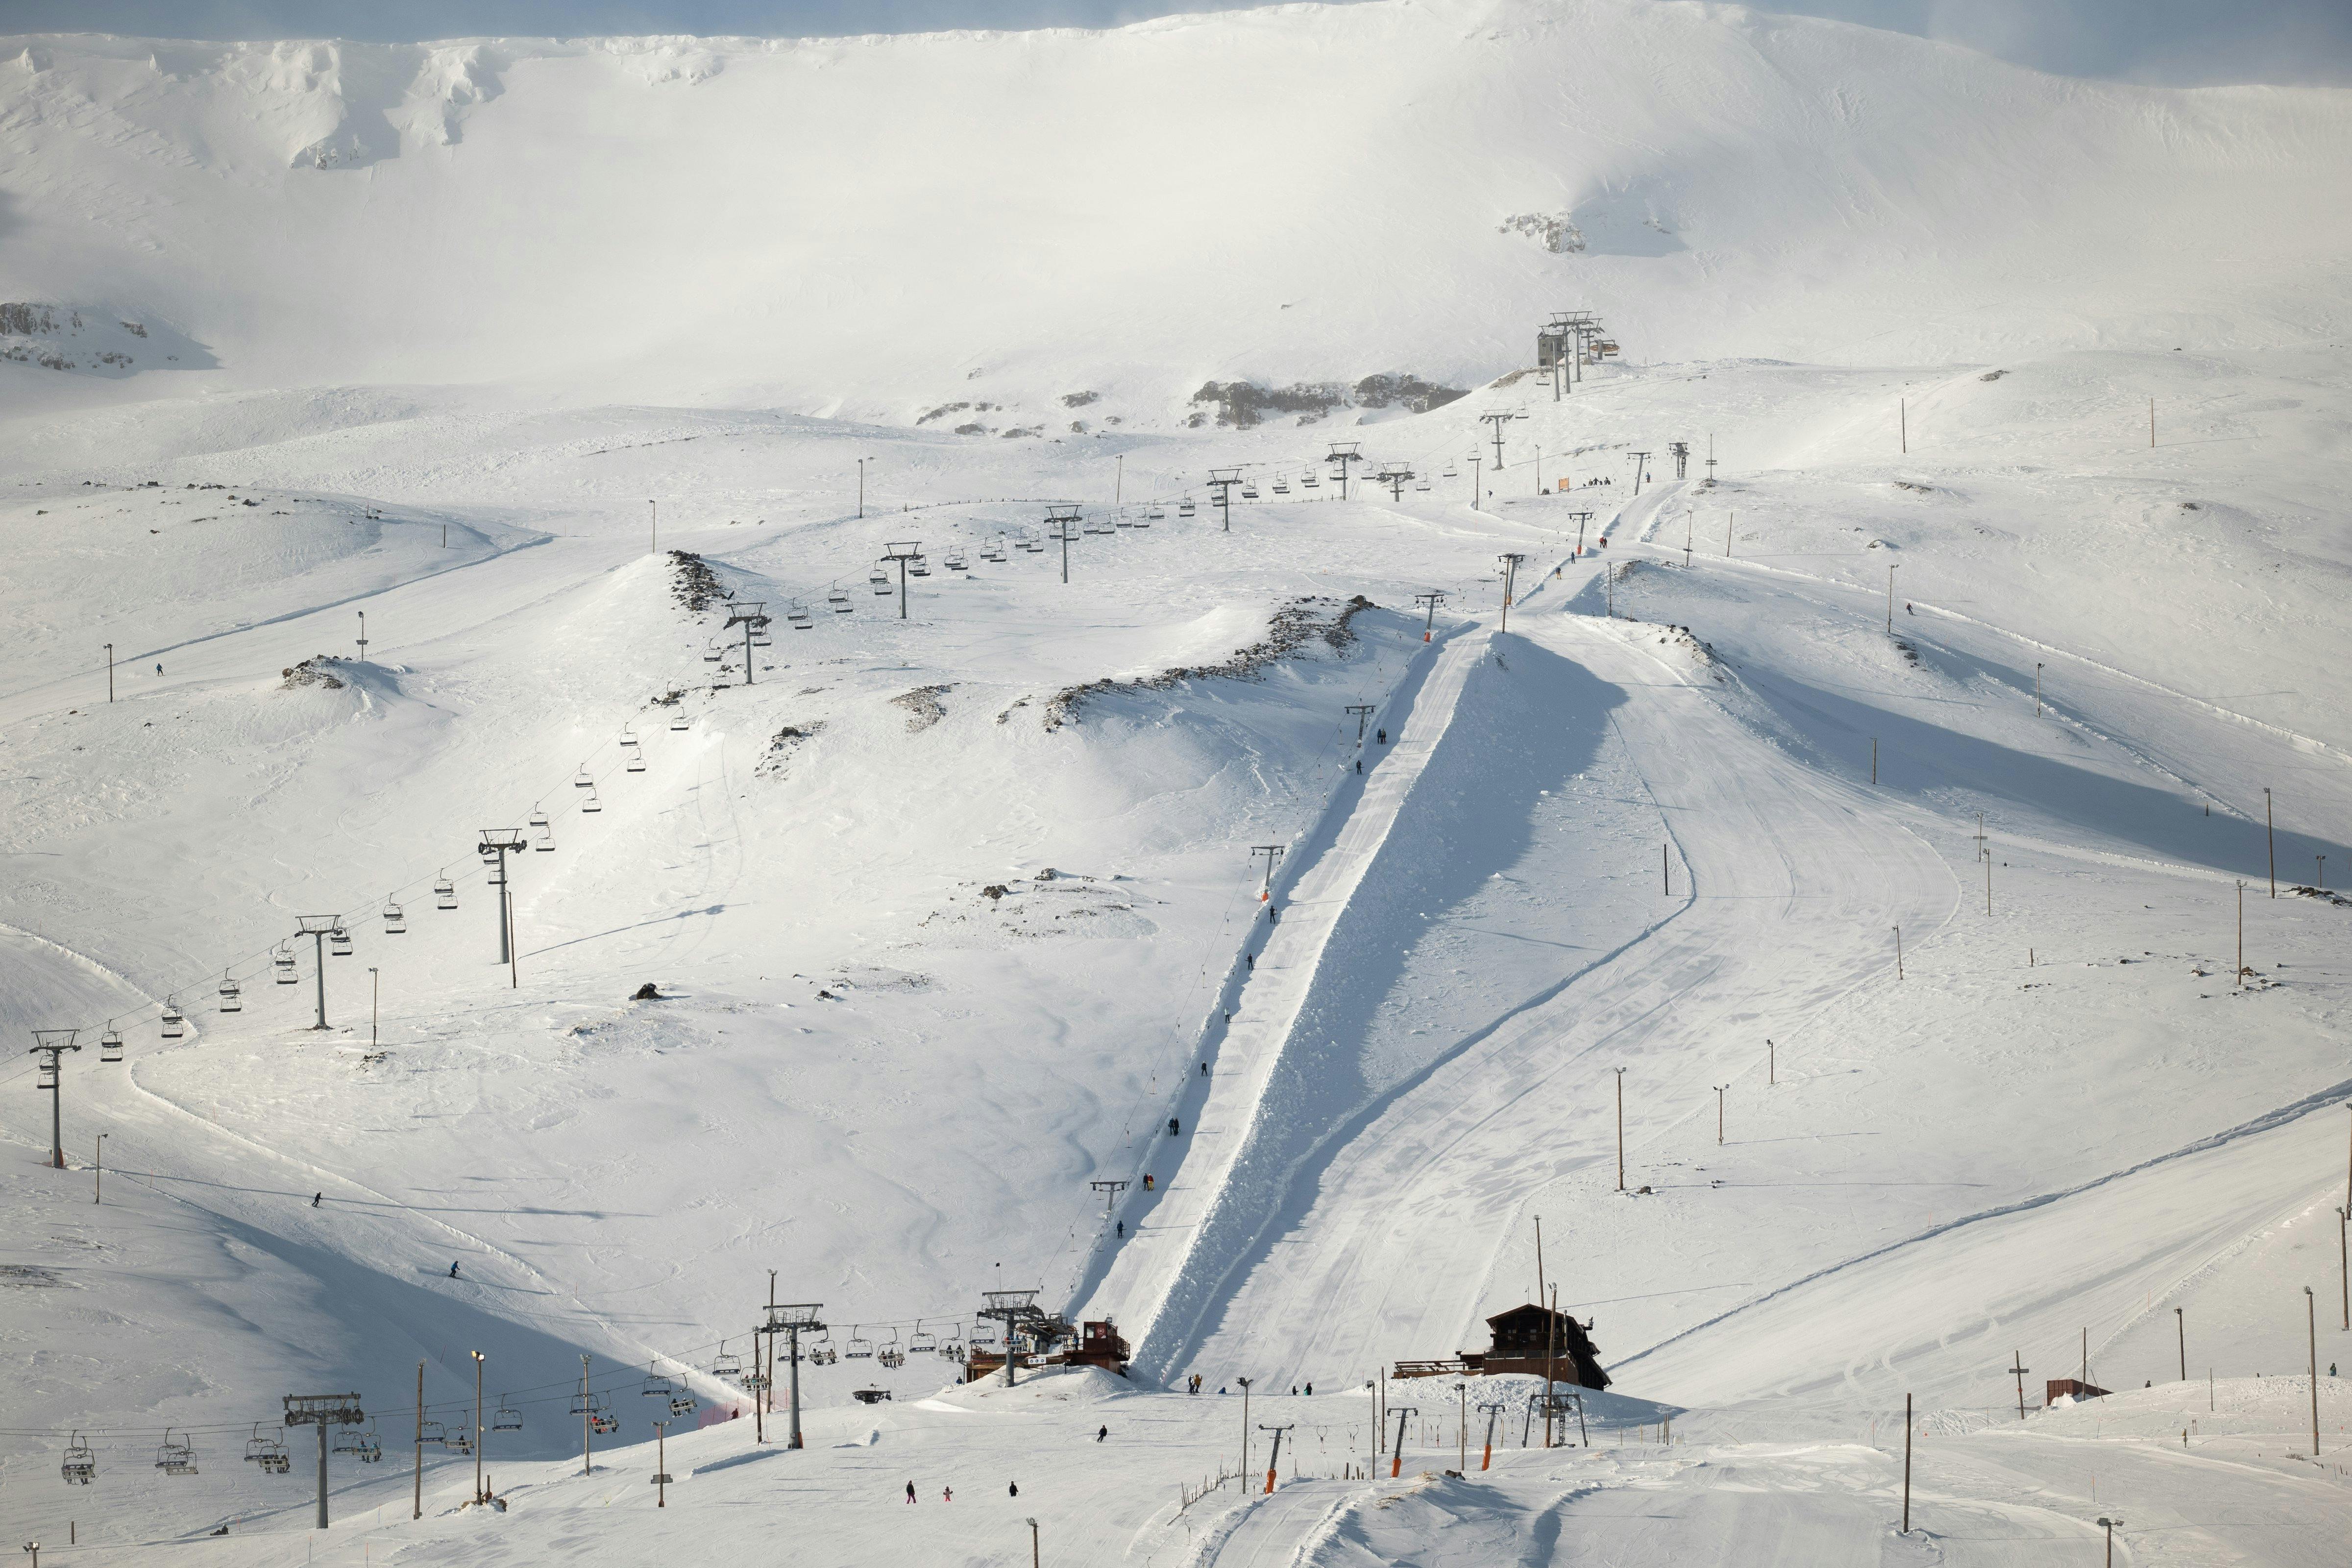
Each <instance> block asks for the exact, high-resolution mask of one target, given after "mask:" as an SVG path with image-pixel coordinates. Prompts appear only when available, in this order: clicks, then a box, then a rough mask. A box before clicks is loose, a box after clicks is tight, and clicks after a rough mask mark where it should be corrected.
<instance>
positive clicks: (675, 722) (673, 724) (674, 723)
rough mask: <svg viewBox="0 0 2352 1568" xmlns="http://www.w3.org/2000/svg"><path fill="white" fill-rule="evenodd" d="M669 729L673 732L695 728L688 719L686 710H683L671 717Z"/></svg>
mask: <svg viewBox="0 0 2352 1568" xmlns="http://www.w3.org/2000/svg"><path fill="white" fill-rule="evenodd" d="M669 727H670V729H671V730H672V731H683V730H689V729H692V728H693V724H692V723H691V722H690V721H688V719H687V716H686V710H685V709H683V708H681V709H679V710H677V712H675V713H673V714H671V715H670V716H669Z"/></svg>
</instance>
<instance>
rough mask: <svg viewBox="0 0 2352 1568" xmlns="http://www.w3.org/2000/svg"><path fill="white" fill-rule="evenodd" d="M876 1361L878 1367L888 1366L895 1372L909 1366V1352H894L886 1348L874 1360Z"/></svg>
mask: <svg viewBox="0 0 2352 1568" xmlns="http://www.w3.org/2000/svg"><path fill="white" fill-rule="evenodd" d="M874 1361H875V1363H876V1364H877V1365H878V1366H887V1367H888V1368H890V1369H891V1370H892V1371H893V1372H895V1371H897V1370H898V1368H900V1367H902V1366H904V1365H906V1364H907V1352H904V1351H894V1350H891V1349H889V1348H887V1346H886V1347H885V1348H884V1349H883V1351H882V1352H881V1353H880V1354H879V1355H877V1356H876V1357H875V1358H874Z"/></svg>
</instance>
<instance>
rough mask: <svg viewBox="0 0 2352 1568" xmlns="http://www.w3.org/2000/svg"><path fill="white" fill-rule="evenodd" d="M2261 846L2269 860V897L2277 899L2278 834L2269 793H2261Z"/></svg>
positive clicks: (2265, 790)
mask: <svg viewBox="0 0 2352 1568" xmlns="http://www.w3.org/2000/svg"><path fill="white" fill-rule="evenodd" d="M2263 847H2264V848H2265V849H2266V850H2267V851H2268V853H2269V855H2270V860H2271V897H2272V898H2273V899H2275V898H2277V897H2278V833H2277V830H2276V829H2275V828H2274V827H2273V826H2272V823H2271V792H2270V791H2269V789H2267V788H2265V789H2264V790H2263Z"/></svg>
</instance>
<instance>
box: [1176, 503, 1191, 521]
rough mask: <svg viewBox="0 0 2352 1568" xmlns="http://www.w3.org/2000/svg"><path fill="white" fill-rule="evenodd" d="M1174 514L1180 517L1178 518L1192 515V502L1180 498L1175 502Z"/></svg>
mask: <svg viewBox="0 0 2352 1568" xmlns="http://www.w3.org/2000/svg"><path fill="white" fill-rule="evenodd" d="M1176 515H1177V516H1178V517H1180V518H1185V517H1190V516H1192V502H1191V501H1188V500H1180V501H1178V502H1177V503H1176Z"/></svg>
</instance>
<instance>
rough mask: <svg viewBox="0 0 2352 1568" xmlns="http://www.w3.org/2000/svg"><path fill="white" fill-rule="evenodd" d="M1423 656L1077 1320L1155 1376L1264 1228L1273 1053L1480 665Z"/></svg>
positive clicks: (1220, 1030) (1287, 900)
mask: <svg viewBox="0 0 2352 1568" xmlns="http://www.w3.org/2000/svg"><path fill="white" fill-rule="evenodd" d="M1433 651H1434V654H1435V658H1434V662H1433V663H1431V662H1430V661H1428V660H1424V661H1423V663H1422V665H1421V666H1420V668H1419V669H1418V670H1417V671H1416V672H1415V675H1414V677H1413V678H1411V679H1408V681H1407V682H1406V683H1405V684H1404V685H1403V686H1402V688H1401V689H1400V690H1399V692H1398V700H1397V701H1396V702H1395V703H1393V704H1392V705H1391V707H1390V708H1389V709H1388V710H1386V711H1385V712H1383V713H1382V714H1381V716H1380V719H1379V724H1380V728H1381V732H1383V733H1386V734H1387V736H1388V742H1387V743H1386V744H1382V743H1381V742H1380V740H1379V739H1378V735H1377V734H1375V735H1374V736H1371V737H1368V740H1369V742H1370V743H1369V744H1368V745H1367V747H1366V752H1367V760H1368V761H1370V763H1371V764H1372V765H1371V766H1370V768H1369V769H1368V770H1367V772H1366V773H1365V775H1364V779H1363V783H1362V784H1361V785H1360V787H1358V788H1355V789H1351V790H1346V791H1343V793H1342V795H1341V796H1340V798H1339V801H1338V802H1337V803H1335V808H1334V814H1333V815H1334V816H1335V817H1336V818H1337V821H1338V826H1337V831H1336V832H1334V831H1331V830H1330V825H1329V824H1328V822H1327V824H1326V826H1325V830H1324V832H1323V833H1322V834H1320V835H1318V837H1320V838H1321V839H1322V840H1323V842H1324V845H1325V847H1324V848H1323V849H1322V850H1321V852H1320V853H1319V854H1316V855H1314V856H1313V858H1312V859H1311V860H1310V861H1309V862H1308V864H1307V866H1306V868H1304V869H1303V870H1302V871H1299V872H1297V874H1295V875H1293V876H1290V877H1286V878H1285V879H1283V883H1282V889H1283V890H1282V893H1281V896H1280V899H1279V900H1278V902H1276V905H1275V906H1274V907H1275V908H1276V909H1278V910H1281V912H1282V913H1283V914H1284V915H1285V916H1286V917H1287V918H1285V919H1282V920H1280V921H1278V922H1276V923H1270V924H1269V923H1266V922H1265V921H1259V922H1258V923H1256V924H1255V925H1254V927H1253V929H1252V931H1251V934H1250V937H1249V945H1250V947H1251V949H1252V950H1253V952H1252V956H1251V959H1250V961H1249V962H1250V967H1248V968H1247V969H1246V970H1245V972H1244V973H1245V979H1244V984H1242V985H1241V986H1240V988H1239V994H1237V995H1235V996H1234V997H1233V998H1232V1000H1231V1001H1230V1003H1229V1004H1228V1005H1227V1011H1228V1012H1229V1013H1230V1016H1231V1021H1230V1023H1226V1022H1223V1021H1222V1020H1220V1021H1219V1023H1218V1024H1217V1025H1216V1026H1213V1028H1212V1030H1211V1031H1210V1042H1209V1045H1208V1046H1207V1047H1204V1054H1207V1053H1208V1052H1209V1051H1211V1050H1213V1064H1212V1072H1211V1076H1210V1078H1209V1079H1208V1083H1209V1089H1208V1093H1207V1095H1206V1097H1205V1100H1192V1101H1191V1102H1190V1107H1191V1109H1192V1129H1191V1131H1190V1133H1189V1135H1186V1134H1185V1133H1183V1132H1181V1131H1180V1133H1179V1135H1178V1142H1179V1146H1180V1147H1181V1150H1182V1158H1181V1163H1178V1164H1177V1165H1176V1166H1175V1168H1174V1169H1173V1170H1171V1171H1167V1172H1164V1173H1154V1174H1155V1177H1159V1178H1160V1179H1161V1180H1162V1181H1163V1182H1164V1184H1162V1185H1160V1190H1159V1191H1158V1192H1156V1193H1154V1194H1150V1197H1148V1198H1146V1199H1145V1200H1144V1201H1142V1202H1140V1203H1134V1204H1130V1205H1129V1208H1128V1211H1127V1212H1128V1213H1129V1216H1130V1218H1131V1221H1132V1228H1133V1230H1134V1233H1135V1235H1134V1239H1133V1240H1132V1242H1131V1243H1130V1244H1129V1245H1128V1246H1126V1247H1121V1248H1120V1249H1119V1251H1118V1255H1117V1256H1116V1258H1114V1259H1113V1260H1112V1263H1111V1265H1110V1268H1109V1270H1108V1277H1107V1278H1106V1279H1104V1280H1103V1281H1102V1283H1101V1284H1100V1285H1099V1286H1097V1289H1096V1290H1095V1292H1094V1295H1093V1300H1092V1301H1091V1303H1090V1304H1089V1305H1088V1306H1087V1309H1086V1310H1085V1314H1084V1315H1085V1316H1087V1317H1104V1316H1108V1317H1111V1318H1114V1319H1115V1320H1116V1321H1118V1322H1119V1323H1121V1324H1122V1325H1124V1326H1125V1327H1126V1329H1127V1331H1128V1333H1129V1337H1130V1340H1131V1342H1132V1343H1133V1344H1134V1346H1135V1351H1136V1361H1137V1363H1138V1365H1139V1366H1140V1367H1145V1368H1152V1369H1157V1370H1160V1371H1161V1372H1164V1371H1165V1370H1166V1368H1167V1367H1168V1366H1169V1365H1170V1364H1171V1362H1170V1358H1171V1356H1172V1355H1173V1354H1174V1353H1176V1350H1177V1347H1178V1346H1180V1345H1181V1343H1182V1342H1184V1339H1185V1337H1186V1336H1187V1335H1189V1334H1190V1332H1191V1331H1192V1324H1193V1323H1194V1322H1195V1321H1197V1319H1198V1317H1199V1314H1200V1313H1201V1312H1202V1310H1203V1309H1204V1307H1205V1306H1206V1305H1207V1304H1208V1302H1209V1301H1210V1300H1211V1299H1212V1293H1213V1291H1214V1290H1215V1289H1216V1288H1217V1286H1218V1285H1219V1284H1220V1283H1221V1282H1222V1281H1223V1279H1224V1278H1225V1276H1226V1272H1227V1270H1228V1268H1230V1267H1231V1265H1232V1262H1233V1260H1234V1258H1238V1257H1240V1256H1241V1255H1242V1249H1244V1248H1245V1247H1248V1246H1250V1245H1251V1244H1252V1242H1253V1241H1254V1240H1255V1237H1256V1235H1257V1234H1258V1232H1259V1230H1260V1229H1261V1228H1262V1226H1264V1225H1265V1218H1266V1211H1265V1202H1264V1200H1265V1197H1266V1196H1267V1195H1269V1194H1272V1193H1276V1192H1278V1191H1279V1187H1280V1176H1281V1168H1280V1161H1281V1155H1280V1152H1279V1149H1278V1145H1279V1142H1280V1134H1279V1132H1278V1131H1274V1130H1269V1129H1267V1128H1265V1126H1264V1125H1263V1121H1264V1117H1265V1110H1266V1100H1267V1093H1268V1089H1269V1087H1270V1086H1271V1085H1272V1084H1273V1083H1274V1081H1275V1079H1276V1070H1277V1068H1278V1067H1279V1066H1280V1064H1281V1062H1282V1058H1283V1054H1284V1047H1285V1046H1286V1044H1287V1043H1288V1042H1289V1040H1290V1037H1291V1033H1292V1029H1293V1026H1295V1025H1296V1023H1297V1019H1298V1016H1299V1014H1300V1012H1301V1010H1302V1009H1303V1008H1304V1007H1305V1006H1306V1005H1307V1001H1308V996H1309V994H1310V992H1311V990H1312V989H1313V987H1314V984H1315V982H1316V979H1317V975H1318V964H1319V963H1320V961H1321V959H1322V956H1323V952H1324V949H1325V947H1326V945H1327V944H1328V942H1329V941H1330V938H1331V934H1332V931H1333V929H1334V927H1335V926H1336V925H1337V924H1338V923H1339V919H1340V917H1341V915H1343V914H1344V913H1345V912H1346V910H1347V908H1348V901H1349V896H1350V895H1351V894H1352V893H1353V892H1354V891H1355V889H1356V888H1357V886H1358V885H1359V884H1360V882H1361V881H1362V880H1363V878H1364V873H1365V871H1366V869H1367V868H1369V867H1370V864H1371V862H1372V860H1373V858H1374V857H1375V856H1377V855H1378V854H1379V853H1380V850H1381V846H1382V844H1384V843H1385V842H1386V841H1387V839H1388V837H1389V834H1390V831H1391V829H1392V828H1393V827H1394V826H1395V825H1396V822H1397V818H1398V816H1399V814H1400V812H1402V810H1403V808H1404V805H1405V802H1406V800H1407V798H1408V797H1409V796H1410V795H1412V788H1413V785H1414V784H1415V783H1416V782H1418V781H1419V779H1420V778H1421V776H1422V773H1423V769H1424V768H1425V767H1426V766H1427V765H1428V763H1429V759H1430V757H1431V755H1432V754H1433V752H1434V751H1435V749H1436V745H1437V742H1438V740H1439V738H1440V737H1441V736H1442V735H1443V734H1444V731H1445V728H1446V725H1447V723H1448V721H1450V720H1451V719H1452V717H1453V713H1454V704H1455V703H1456V702H1457V701H1458V700H1460V699H1461V695H1462V689H1463V686H1464V684H1465V681H1466V680H1467V679H1469V675H1470V671H1471V670H1472V669H1473V668H1475V666H1476V665H1477V663H1478V661H1479V660H1480V659H1481V658H1485V657H1486V633H1485V632H1484V631H1483V630H1472V631H1465V632H1463V633H1460V634H1458V635H1456V636H1454V637H1451V638H1450V639H1448V640H1447V641H1446V642H1445V643H1444V644H1443V645H1441V646H1439V647H1436V648H1434V650H1433ZM1341 809H1345V815H1344V816H1339V811H1340V810H1341ZM1301 848H1303V849H1307V850H1312V849H1313V848H1314V845H1313V843H1312V842H1310V843H1309V844H1307V845H1305V846H1301ZM1180 1127H1181V1121H1180ZM1153 1200H1156V1201H1153Z"/></svg>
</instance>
